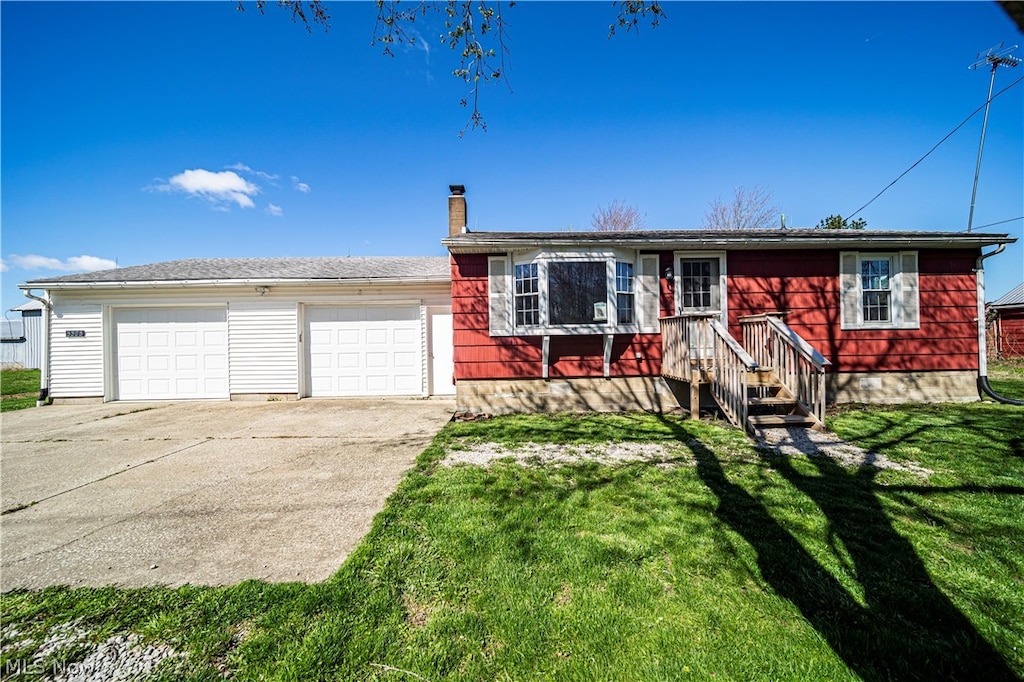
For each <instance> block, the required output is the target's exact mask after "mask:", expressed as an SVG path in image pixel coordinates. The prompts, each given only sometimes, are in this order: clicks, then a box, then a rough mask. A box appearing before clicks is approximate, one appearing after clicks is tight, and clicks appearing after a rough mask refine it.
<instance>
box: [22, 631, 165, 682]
mask: <svg viewBox="0 0 1024 682" xmlns="http://www.w3.org/2000/svg"><path fill="white" fill-rule="evenodd" d="M3 641H4V644H3V653H5V654H7V653H11V652H13V651H14V650H17V649H25V648H31V647H34V648H35V651H34V652H33V653H32V657H31V658H30V659H29V660H27V661H8V663H7V664H6V665H5V668H4V672H3V677H5V678H6V677H8V676H13V675H16V674H19V673H21V674H35V675H40V676H41V679H43V680H46V681H47V682H121V681H126V680H145V679H146V678H147V677H149V676H150V675H152V674H153V673H154V672H155V671H156V669H157V667H158V666H159V665H160V664H161V663H163V662H164V661H167V660H170V659H174V658H181V657H182V656H184V654H181V653H178V652H177V651H175V650H174V648H173V647H171V646H170V645H168V644H142V637H141V636H140V635H137V634H124V633H121V634H116V635H113V636H111V637H108V638H107V639H105V640H104V641H102V642H100V643H99V644H96V645H91V644H89V631H88V630H87V629H85V628H84V627H82V626H81V625H79V624H78V623H74V622H73V623H61V624H59V625H55V626H53V627H51V628H50V629H49V631H47V633H46V635H45V637H44V638H43V640H42V641H41V642H37V640H35V639H33V638H32V637H28V636H26V635H24V634H23V633H22V632H20V631H19V630H17V629H16V628H14V627H5V628H4V630H3ZM80 647H87V648H88V650H89V651H88V653H87V654H86V655H85V657H84V658H83V659H82V660H79V661H73V662H64V661H61V660H59V658H60V656H61V654H62V653H63V652H64V650H66V649H70V648H80Z"/></svg>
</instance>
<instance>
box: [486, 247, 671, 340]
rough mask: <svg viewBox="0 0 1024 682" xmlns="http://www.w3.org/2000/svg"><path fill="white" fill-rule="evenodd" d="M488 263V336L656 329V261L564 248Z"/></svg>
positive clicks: (653, 257)
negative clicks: (562, 249)
mask: <svg viewBox="0 0 1024 682" xmlns="http://www.w3.org/2000/svg"><path fill="white" fill-rule="evenodd" d="M488 261H489V265H488V272H489V298H490V301H491V303H490V320H491V321H490V330H491V334H492V335H509V334H511V335H515V334H522V335H549V334H606V335H607V334H617V333H635V332H637V331H641V330H642V331H645V332H656V331H657V330H658V319H657V316H658V300H657V291H658V256H657V255H654V254H651V255H642V256H641V255H639V254H637V253H636V252H635V251H621V250H608V251H601V252H594V251H584V250H569V249H567V250H565V251H557V252H555V251H551V252H548V251H534V252H530V253H526V254H513V255H512V256H511V257H509V256H491V257H489V259H488ZM641 264H642V265H643V267H640V266H641ZM638 268H639V270H638ZM638 272H639V274H637V273H638ZM506 273H507V274H506ZM648 280H650V281H648ZM638 296H639V297H641V298H638ZM647 299H651V300H647ZM506 306H507V307H506ZM503 308H504V309H503ZM638 309H639V310H638ZM638 317H643V320H639V319H638ZM648 318H649V319H648ZM641 323H642V324H641ZM641 327H643V329H641Z"/></svg>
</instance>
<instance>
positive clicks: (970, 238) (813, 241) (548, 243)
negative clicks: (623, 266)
mask: <svg viewBox="0 0 1024 682" xmlns="http://www.w3.org/2000/svg"><path fill="white" fill-rule="evenodd" d="M823 232H827V231H826V230H823ZM853 232H855V231H849V232H845V233H843V234H841V235H840V234H823V235H821V236H818V235H807V234H806V233H804V234H800V235H793V236H788V235H779V234H773V235H771V236H765V237H751V236H749V235H744V236H740V235H737V236H735V237H729V236H721V235H715V236H710V237H709V236H708V235H705V234H701V233H699V232H695V233H694V234H693V236H692V237H690V236H687V235H678V234H673V235H672V236H671V237H669V236H666V237H665V238H663V239H662V238H651V237H647V236H645V237H633V238H631V237H629V236H625V235H624V236H622V237H619V238H616V239H614V240H609V239H599V240H598V239H594V238H592V237H587V236H586V235H580V234H575V235H573V236H566V237H561V236H559V237H555V238H550V237H544V238H536V237H531V236H529V235H527V234H524V235H523V236H522V237H518V236H517V237H514V238H507V237H506V238H499V239H487V238H486V236H481V237H480V238H479V239H472V240H461V239H458V238H453V239H444V240H442V241H441V243H442V244H444V245H445V246H446V247H448V250H449V251H451V252H452V253H467V254H472V253H501V252H510V251H517V250H521V249H531V248H532V249H545V250H549V249H557V248H564V247H575V248H592V249H593V248H616V247H617V248H631V249H638V250H646V251H668V250H722V249H732V250H757V249H771V250H778V249H822V248H845V249H856V248H861V249H907V248H908V247H909V248H945V249H948V248H980V247H983V246H991V245H995V244H1011V243H1013V242H1016V241H1017V240H1016V238H1013V237H1009V236H1007V235H987V234H978V235H973V234H959V233H958V234H949V233H936V234H921V233H915V234H907V233H893V234H892V235H887V234H879V233H877V232H876V233H873V234H867V235H865V234H854V233H853ZM477 234H480V233H477Z"/></svg>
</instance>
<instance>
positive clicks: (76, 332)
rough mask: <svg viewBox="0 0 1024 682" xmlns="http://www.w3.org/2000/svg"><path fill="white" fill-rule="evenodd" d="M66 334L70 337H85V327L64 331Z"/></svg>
mask: <svg viewBox="0 0 1024 682" xmlns="http://www.w3.org/2000/svg"><path fill="white" fill-rule="evenodd" d="M64 336H65V337H66V338H69V339H74V338H78V339H80V338H83V337H84V336H85V330H84V329H68V330H66V331H65V332H64Z"/></svg>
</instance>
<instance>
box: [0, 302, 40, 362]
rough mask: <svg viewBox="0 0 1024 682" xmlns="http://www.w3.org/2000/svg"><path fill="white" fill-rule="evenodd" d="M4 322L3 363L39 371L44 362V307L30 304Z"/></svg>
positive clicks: (0, 327) (0, 332)
mask: <svg viewBox="0 0 1024 682" xmlns="http://www.w3.org/2000/svg"><path fill="white" fill-rule="evenodd" d="M9 313H16V314H17V316H14V317H12V316H10V315H5V316H4V318H3V320H0V363H2V366H3V367H5V368H8V367H10V368H16V369H39V368H40V367H41V366H42V359H43V343H42V338H43V304H42V303H40V302H39V301H29V302H28V303H23V304H22V305H19V306H16V307H14V308H11V309H10V311H9Z"/></svg>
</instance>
